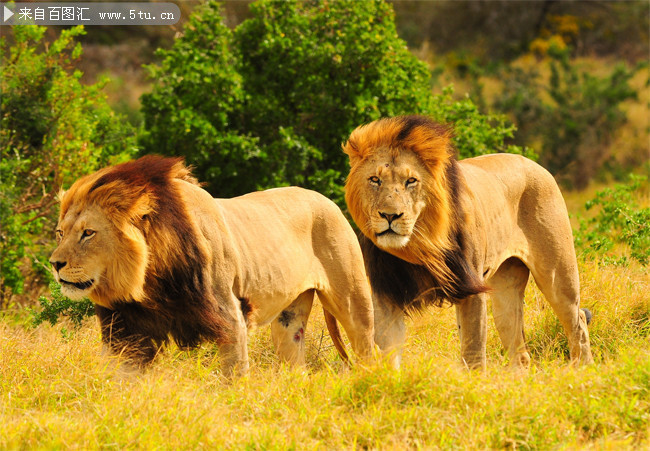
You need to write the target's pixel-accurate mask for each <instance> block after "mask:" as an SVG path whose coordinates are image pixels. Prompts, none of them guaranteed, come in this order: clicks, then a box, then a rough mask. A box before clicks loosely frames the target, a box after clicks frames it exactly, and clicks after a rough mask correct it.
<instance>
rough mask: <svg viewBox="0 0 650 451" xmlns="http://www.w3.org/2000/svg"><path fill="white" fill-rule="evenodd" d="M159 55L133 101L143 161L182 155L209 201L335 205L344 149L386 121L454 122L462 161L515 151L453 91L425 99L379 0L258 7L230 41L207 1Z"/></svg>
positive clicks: (422, 82)
mask: <svg viewBox="0 0 650 451" xmlns="http://www.w3.org/2000/svg"><path fill="white" fill-rule="evenodd" d="M159 55H160V56H161V57H162V58H163V60H162V63H161V64H160V65H159V66H150V67H149V73H150V76H151V77H152V79H154V83H155V85H154V89H153V91H152V93H151V94H147V95H144V96H143V98H142V104H143V112H144V118H145V129H146V134H145V136H144V138H143V139H142V144H143V148H144V151H145V152H157V153H163V154H169V155H179V154H180V155H183V156H185V157H186V158H187V160H188V162H190V163H191V164H193V165H194V166H195V167H196V174H197V175H198V177H199V179H201V180H202V181H205V182H207V183H208V190H209V191H210V192H212V194H214V195H218V196H233V195H238V194H242V193H245V192H248V191H253V190H256V189H261V188H268V187H274V186H279V185H299V186H303V187H307V188H312V189H316V190H318V191H320V192H321V193H323V194H325V195H326V196H328V197H330V198H332V199H333V200H335V201H336V202H338V203H339V205H341V206H343V205H344V202H343V195H342V186H343V183H344V177H345V175H346V174H347V170H348V166H347V159H346V156H345V155H344V154H343V152H342V151H341V143H342V142H344V140H345V139H346V138H347V136H348V135H349V133H350V132H351V131H352V130H353V129H354V128H355V127H357V126H358V125H360V124H363V123H367V122H370V121H373V120H375V119H378V118H380V117H384V116H394V115H399V114H413V113H420V114H429V115H432V116H434V117H435V118H436V119H437V120H440V121H444V122H448V121H454V122H456V123H457V138H456V140H457V144H458V145H459V149H460V153H461V155H462V156H470V155H478V154H481V153H486V152H495V151H503V150H509V151H510V150H519V151H520V149H515V148H511V147H508V146H507V145H505V144H504V142H505V140H506V139H508V138H510V137H511V136H512V132H513V131H514V128H513V127H512V126H510V125H508V124H507V123H506V120H505V119H504V117H502V116H485V115H483V114H481V113H480V112H479V111H478V108H477V107H476V106H475V105H474V104H473V103H472V101H471V100H470V99H468V98H466V99H463V100H461V101H454V100H452V97H451V90H447V91H445V92H444V93H443V94H441V95H439V96H435V97H434V96H433V95H432V93H431V86H430V74H429V71H428V69H427V67H426V65H425V64H423V63H422V62H421V61H419V60H417V58H416V57H415V56H413V55H412V54H411V53H410V52H409V51H408V49H407V48H406V45H405V43H404V42H403V41H402V40H401V39H400V38H399V37H398V36H397V33H396V30H395V23H394V17H393V11H392V8H391V7H390V5H388V4H386V3H384V2H383V1H380V0H374V1H365V2H357V1H350V0H346V1H325V2H316V1H297V0H291V1H274V0H261V1H258V2H255V3H254V4H252V5H251V17H250V18H249V19H248V20H246V21H244V22H243V23H241V24H240V25H239V26H238V27H237V28H236V29H235V30H234V31H230V30H229V29H228V28H227V27H225V25H224V24H223V19H222V17H221V14H220V9H219V6H218V5H217V4H215V3H214V2H209V3H207V4H205V5H203V6H202V7H201V8H199V9H198V10H197V11H196V12H195V14H194V15H193V16H192V17H191V18H190V19H189V20H188V22H187V25H186V28H185V34H184V35H183V36H182V37H181V38H179V39H178V40H177V41H176V43H175V44H174V46H173V47H172V49H170V50H166V51H163V50H161V51H159Z"/></svg>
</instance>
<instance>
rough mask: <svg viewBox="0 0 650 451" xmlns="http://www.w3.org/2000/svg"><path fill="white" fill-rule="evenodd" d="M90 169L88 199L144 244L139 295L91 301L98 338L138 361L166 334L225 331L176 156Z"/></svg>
mask: <svg viewBox="0 0 650 451" xmlns="http://www.w3.org/2000/svg"><path fill="white" fill-rule="evenodd" d="M97 175H98V177H97V178H95V179H94V180H88V182H90V183H88V184H89V185H90V186H89V188H87V189H88V190H87V194H86V199H88V200H89V202H88V203H92V202H94V203H97V204H99V205H101V206H102V207H104V208H105V209H106V210H105V211H107V214H109V216H111V213H112V217H111V218H110V219H111V220H113V221H115V223H116V227H117V228H118V230H121V227H124V223H128V224H130V225H132V226H135V227H136V228H137V229H138V230H139V231H140V232H141V233H142V236H143V237H144V240H145V241H146V246H147V249H148V262H147V263H146V264H147V269H146V273H145V282H144V287H143V291H144V297H143V299H138V300H137V301H136V300H134V299H111V300H110V303H111V306H112V307H111V308H110V309H108V308H105V307H101V306H97V307H96V312H97V314H98V316H99V318H100V321H101V325H102V331H103V334H102V335H103V338H104V340H105V341H106V342H108V343H111V344H112V346H114V347H119V348H122V347H124V346H125V345H130V348H132V349H131V351H130V352H131V353H134V354H137V355H138V357H139V358H138V359H137V360H143V361H147V360H151V359H152V358H153V357H154V355H155V353H156V351H157V349H158V347H159V346H160V345H162V344H164V343H165V342H167V340H168V338H169V337H170V336H171V338H173V340H174V341H175V342H176V343H177V344H178V346H179V347H181V348H189V347H194V346H196V345H198V344H199V343H200V342H201V341H203V340H211V341H215V342H217V343H219V342H223V341H224V337H225V336H226V335H227V333H228V331H227V330H226V322H225V321H224V320H223V319H222V317H221V312H220V311H218V307H217V306H218V302H217V300H216V299H214V294H213V287H211V286H210V284H211V281H210V276H209V272H208V268H207V261H208V255H207V254H206V252H207V251H206V249H205V247H204V246H205V245H204V244H203V243H202V241H201V237H200V236H199V235H198V233H199V232H198V227H197V226H196V224H195V223H194V221H193V219H192V215H191V214H190V213H189V212H188V211H187V206H186V205H185V202H184V200H183V196H182V194H181V192H180V190H179V187H178V183H181V182H180V180H184V181H187V182H190V183H194V184H196V180H195V179H194V178H193V177H192V176H191V173H190V171H189V170H188V169H187V168H186V167H185V166H184V165H183V162H182V159H180V158H163V157H159V156H146V157H142V158H140V159H138V160H135V161H131V162H128V163H123V164H120V165H117V166H114V167H112V168H108V169H107V170H104V171H101V172H100V173H98V174H97ZM125 337H129V341H131V342H132V343H124V339H125ZM134 340H135V341H136V342H137V343H133V341H134Z"/></svg>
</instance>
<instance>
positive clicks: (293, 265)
mask: <svg viewBox="0 0 650 451" xmlns="http://www.w3.org/2000/svg"><path fill="white" fill-rule="evenodd" d="M60 198H61V212H60V216H59V222H58V226H57V230H56V234H57V240H58V247H57V248H56V250H55V251H54V252H53V254H52V256H51V258H50V263H51V264H52V267H53V272H54V275H55V277H56V280H57V281H58V282H59V283H60V284H61V287H62V289H61V291H62V293H63V294H64V295H66V296H68V297H70V298H72V299H80V298H83V297H88V298H90V300H91V301H92V302H93V303H94V304H95V309H96V313H97V316H98V318H99V323H100V329H101V336H102V342H103V343H104V347H105V348H107V349H108V350H109V351H110V352H112V353H115V354H125V355H127V356H128V358H129V360H131V361H132V362H134V363H135V366H137V367H143V366H145V365H147V364H148V363H149V362H151V361H152V360H153V358H154V357H155V355H156V353H157V352H158V350H159V349H160V347H161V346H162V345H163V344H165V343H166V342H168V341H169V338H170V337H171V338H172V339H173V340H174V341H175V342H176V343H177V344H178V346H179V347H181V348H192V347H195V346H196V345H198V344H199V343H200V342H202V341H205V340H210V341H213V342H216V343H217V344H218V345H219V350H220V354H221V362H222V369H223V373H224V374H226V375H232V374H242V373H244V372H246V371H247V369H248V367H249V362H248V354H247V328H248V327H249V326H253V325H257V326H262V325H265V324H268V323H271V335H272V339H273V342H274V343H275V346H276V347H277V351H278V353H279V355H280V357H281V358H282V359H283V360H286V361H287V362H289V363H291V364H302V363H304V348H305V345H304V334H305V329H306V327H307V320H308V317H309V314H310V312H311V308H312V304H313V301H314V296H315V295H316V294H317V295H318V298H319V300H320V301H321V304H322V306H323V309H324V310H325V318H326V322H327V325H328V328H329V329H330V333H332V334H333V336H332V338H333V340H334V343H335V345H336V347H337V349H339V352H342V356H343V357H344V358H347V355H345V352H344V349H343V347H342V346H343V345H342V342H341V338H340V335H338V329H337V323H336V320H338V321H339V322H340V323H341V325H342V326H343V328H344V330H345V331H346V333H347V335H348V338H349V340H350V344H351V346H352V348H353V350H354V351H355V353H356V354H357V356H358V357H359V358H361V359H364V360H366V359H368V358H369V357H370V355H371V352H372V350H373V348H374V342H373V335H374V331H373V304H372V298H371V292H370V285H369V283H368V280H367V276H366V272H365V268H364V263H363V256H362V253H361V248H360V246H359V242H358V239H357V236H356V234H355V232H354V231H353V229H352V227H351V226H350V224H349V223H348V221H347V220H346V219H345V217H344V216H343V214H342V212H341V210H340V209H339V208H338V207H337V206H336V205H335V204H334V203H333V202H332V201H330V200H329V199H327V198H325V197H324V196H322V195H320V194H318V193H316V192H314V191H309V190H306V189H302V188H297V187H287V188H277V189H271V190H268V191H260V192H255V193H251V194H247V195H244V196H241V197H236V198H232V199H213V198H212V196H210V194H208V192H207V191H205V190H203V189H202V188H201V187H200V186H199V184H198V182H197V180H196V179H195V178H194V177H193V176H192V174H191V171H190V170H189V169H188V168H187V167H186V166H185V165H184V163H183V162H182V159H179V158H163V157H159V156H145V157H142V158H140V159H138V160H135V161H131V162H127V163H123V164H120V165H117V166H113V167H109V168H105V169H102V170H100V171H98V172H96V173H94V174H91V175H88V176H85V177H83V178H81V179H79V180H78V181H76V182H75V183H74V184H73V185H72V186H71V187H70V189H69V190H68V191H65V192H63V193H62V194H61V196H60Z"/></svg>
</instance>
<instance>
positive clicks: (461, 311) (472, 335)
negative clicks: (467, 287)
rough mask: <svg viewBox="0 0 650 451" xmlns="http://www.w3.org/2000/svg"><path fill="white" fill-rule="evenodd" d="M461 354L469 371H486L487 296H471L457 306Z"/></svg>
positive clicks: (482, 294)
mask: <svg viewBox="0 0 650 451" xmlns="http://www.w3.org/2000/svg"><path fill="white" fill-rule="evenodd" d="M456 322H457V324H458V334H459V335H460V354H461V358H462V360H463V364H464V365H465V366H466V367H467V368H469V369H485V365H486V362H485V347H486V344H487V295H486V294H485V293H481V294H477V295H474V296H470V297H468V298H466V299H463V300H462V301H461V302H460V303H459V304H456Z"/></svg>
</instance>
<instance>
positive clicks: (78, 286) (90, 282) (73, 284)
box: [59, 279, 95, 290]
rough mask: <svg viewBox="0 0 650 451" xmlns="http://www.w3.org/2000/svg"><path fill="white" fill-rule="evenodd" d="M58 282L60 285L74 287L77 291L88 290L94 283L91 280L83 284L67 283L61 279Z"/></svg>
mask: <svg viewBox="0 0 650 451" xmlns="http://www.w3.org/2000/svg"><path fill="white" fill-rule="evenodd" d="M59 281H60V282H61V283H62V284H65V285H69V286H73V287H75V288H77V289H79V290H87V289H88V288H90V287H92V286H93V283H95V281H94V280H93V279H90V280H86V281H85V282H69V281H67V280H63V279H59Z"/></svg>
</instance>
